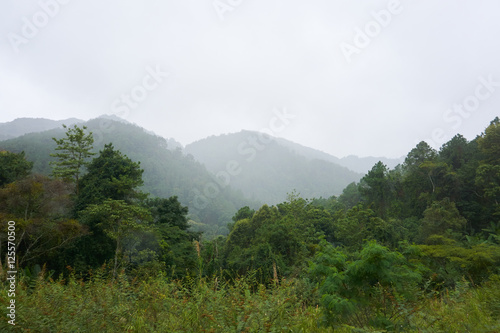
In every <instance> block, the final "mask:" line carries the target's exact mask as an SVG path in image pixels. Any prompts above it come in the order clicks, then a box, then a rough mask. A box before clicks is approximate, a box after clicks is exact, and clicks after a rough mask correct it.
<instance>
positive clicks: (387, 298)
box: [309, 241, 422, 331]
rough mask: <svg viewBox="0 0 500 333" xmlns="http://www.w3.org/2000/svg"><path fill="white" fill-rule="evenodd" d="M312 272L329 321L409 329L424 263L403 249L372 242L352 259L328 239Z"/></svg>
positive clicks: (361, 325)
mask: <svg viewBox="0 0 500 333" xmlns="http://www.w3.org/2000/svg"><path fill="white" fill-rule="evenodd" d="M309 272H310V274H311V276H312V278H313V279H314V280H315V281H317V282H318V283H319V293H320V294H321V305H322V306H323V311H324V314H325V319H326V321H327V322H328V323H329V324H331V325H334V326H337V327H339V326H340V325H341V324H348V325H355V326H356V327H365V326H374V327H376V328H382V329H389V330H391V331H392V330H396V329H398V330H399V328H400V327H409V320H410V318H409V315H410V314H411V312H412V311H409V309H411V308H412V307H413V305H414V303H415V301H416V300H417V298H416V291H417V290H418V289H417V285H418V283H419V282H420V281H421V280H422V274H421V271H420V267H418V266H416V265H414V264H412V263H411V262H410V261H409V260H408V259H407V258H406V257H404V256H403V255H402V254H401V253H399V252H395V251H390V250H389V249H388V248H386V247H383V246H381V245H379V244H377V243H376V242H375V241H372V242H369V243H367V244H366V245H365V246H364V247H363V249H362V251H361V252H360V253H359V255H357V256H356V257H355V259H354V260H353V261H348V260H347V256H346V255H345V254H344V253H343V252H342V251H341V250H339V249H338V248H337V249H336V248H334V247H333V246H331V245H330V244H328V243H327V242H326V241H322V242H321V244H320V250H319V251H318V252H317V253H316V255H315V258H314V261H313V262H312V263H311V266H310V269H309Z"/></svg>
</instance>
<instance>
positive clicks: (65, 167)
mask: <svg viewBox="0 0 500 333" xmlns="http://www.w3.org/2000/svg"><path fill="white" fill-rule="evenodd" d="M63 127H64V128H65V129H67V131H66V137H64V138H62V139H56V138H52V140H54V141H55V143H56V144H57V147H56V149H55V150H56V151H58V153H54V154H50V156H52V157H56V158H57V159H58V160H57V161H53V162H51V164H52V165H53V169H52V174H53V175H54V177H57V178H62V179H63V180H65V181H68V182H73V183H75V185H76V187H75V189H76V190H75V191H76V193H77V194H78V192H79V185H80V175H81V173H82V167H84V166H86V165H87V164H88V161H87V159H88V158H89V157H91V156H92V155H94V154H95V153H93V152H91V150H92V148H93V146H92V145H93V143H94V137H93V136H92V132H89V133H88V134H85V130H86V129H87V127H86V126H83V127H82V128H80V127H78V126H77V125H74V126H73V128H68V127H67V126H66V125H63Z"/></svg>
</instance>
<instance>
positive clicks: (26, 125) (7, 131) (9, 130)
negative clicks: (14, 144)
mask: <svg viewBox="0 0 500 333" xmlns="http://www.w3.org/2000/svg"><path fill="white" fill-rule="evenodd" d="M82 122H83V120H80V119H76V118H69V119H65V120H50V119H45V118H17V119H15V120H13V121H9V122H6V123H0V140H6V139H11V138H16V137H18V136H21V135H23V134H27V133H36V132H43V131H47V130H51V129H54V128H59V127H62V125H63V124H66V125H68V126H69V125H73V124H77V123H82Z"/></svg>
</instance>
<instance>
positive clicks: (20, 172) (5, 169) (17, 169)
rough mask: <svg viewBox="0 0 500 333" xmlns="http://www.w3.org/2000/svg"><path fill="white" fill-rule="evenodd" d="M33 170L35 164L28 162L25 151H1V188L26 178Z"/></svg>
mask: <svg viewBox="0 0 500 333" xmlns="http://www.w3.org/2000/svg"><path fill="white" fill-rule="evenodd" d="M32 168H33V162H28V161H26V158H25V154H24V151H23V152H20V153H19V154H16V153H11V152H9V151H0V187H1V186H4V185H5V184H9V183H12V182H13V181H16V180H18V179H21V178H24V177H26V176H27V175H29V173H30V172H31V169H32Z"/></svg>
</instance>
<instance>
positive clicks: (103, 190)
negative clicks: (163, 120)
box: [76, 143, 144, 211]
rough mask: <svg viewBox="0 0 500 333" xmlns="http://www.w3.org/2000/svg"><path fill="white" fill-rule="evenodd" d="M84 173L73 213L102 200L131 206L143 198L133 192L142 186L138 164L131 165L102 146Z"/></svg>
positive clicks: (124, 158) (118, 152)
mask: <svg viewBox="0 0 500 333" xmlns="http://www.w3.org/2000/svg"><path fill="white" fill-rule="evenodd" d="M87 169H88V173H87V174H86V175H85V176H83V178H82V180H81V189H80V193H79V195H78V198H77V207H76V208H77V211H80V210H83V209H84V208H85V207H87V206H88V205H91V204H98V203H100V202H102V201H104V200H106V199H112V200H123V201H126V202H127V203H131V202H133V201H134V200H136V199H141V198H143V197H144V196H143V195H142V194H141V193H140V192H139V191H137V187H139V186H141V185H142V184H143V180H142V173H143V172H144V170H142V169H141V168H140V162H134V161H132V160H131V159H130V158H128V157H127V156H125V155H123V154H122V153H121V152H120V151H118V150H115V149H114V147H113V145H112V144H111V143H110V144H107V145H105V146H104V150H102V151H101V152H100V154H99V156H98V157H96V158H94V159H93V160H92V162H91V163H90V164H89V166H88V167H87Z"/></svg>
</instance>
